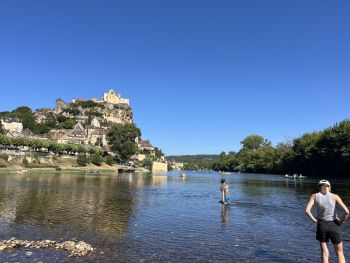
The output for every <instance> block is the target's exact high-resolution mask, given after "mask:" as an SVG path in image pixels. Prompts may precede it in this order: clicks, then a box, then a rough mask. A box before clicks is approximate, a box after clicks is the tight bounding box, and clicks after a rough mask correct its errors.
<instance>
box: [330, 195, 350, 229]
mask: <svg viewBox="0 0 350 263" xmlns="http://www.w3.org/2000/svg"><path fill="white" fill-rule="evenodd" d="M334 197H335V201H336V203H337V204H339V205H340V207H341V208H342V209H343V212H344V213H343V216H342V217H341V218H340V219H339V221H340V223H344V222H345V221H346V219H348V217H349V209H348V208H347V207H346V205H345V204H344V203H343V201H342V200H341V198H340V197H339V195H334Z"/></svg>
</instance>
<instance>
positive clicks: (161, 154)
mask: <svg viewBox="0 0 350 263" xmlns="http://www.w3.org/2000/svg"><path fill="white" fill-rule="evenodd" d="M154 153H155V156H156V158H157V159H160V158H161V157H162V156H164V153H163V152H162V150H161V149H159V148H158V147H154Z"/></svg>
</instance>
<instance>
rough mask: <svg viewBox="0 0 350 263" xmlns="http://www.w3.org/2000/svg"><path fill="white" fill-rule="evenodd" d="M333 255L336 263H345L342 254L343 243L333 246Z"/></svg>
mask: <svg viewBox="0 0 350 263" xmlns="http://www.w3.org/2000/svg"><path fill="white" fill-rule="evenodd" d="M334 250H335V253H337V257H338V262H339V263H345V257H344V252H343V243H339V244H334Z"/></svg>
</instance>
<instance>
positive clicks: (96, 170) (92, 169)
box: [0, 165, 150, 174]
mask: <svg viewBox="0 0 350 263" xmlns="http://www.w3.org/2000/svg"><path fill="white" fill-rule="evenodd" d="M131 168H132V167H126V166H124V165H123V166H121V165H113V166H107V165H105V166H96V165H88V166H81V167H60V166H57V167H41V168H40V167H35V168H28V167H23V166H11V167H2V168H0V174H9V173H13V174H23V173H44V172H45V173H48V172H49V173H85V174H111V173H118V171H123V170H125V171H127V170H131ZM133 169H134V168H133ZM134 172H135V173H149V172H150V171H149V170H147V169H145V168H142V167H139V168H135V169H134Z"/></svg>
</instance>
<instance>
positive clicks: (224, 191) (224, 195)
mask: <svg viewBox="0 0 350 263" xmlns="http://www.w3.org/2000/svg"><path fill="white" fill-rule="evenodd" d="M220 191H221V202H222V203H223V204H227V203H228V202H230V193H229V188H228V185H227V184H226V180H225V179H221V187H220Z"/></svg>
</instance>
